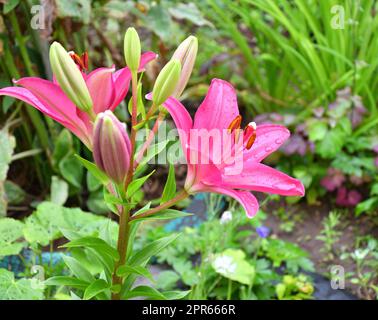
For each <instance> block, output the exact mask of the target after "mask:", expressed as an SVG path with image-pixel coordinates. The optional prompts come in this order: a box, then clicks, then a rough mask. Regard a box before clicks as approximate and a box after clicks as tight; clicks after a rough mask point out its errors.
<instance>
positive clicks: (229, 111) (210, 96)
mask: <svg viewBox="0 0 378 320" xmlns="http://www.w3.org/2000/svg"><path fill="white" fill-rule="evenodd" d="M238 115H239V109H238V104H237V100H236V92H235V89H234V88H233V87H232V85H231V84H229V83H228V82H227V81H224V80H220V79H213V80H212V81H211V84H210V88H209V91H208V92H207V95H206V97H205V99H204V100H203V102H202V103H201V105H200V106H199V108H198V110H197V112H196V115H195V118H194V126H193V127H194V128H195V129H202V128H203V129H208V130H212V129H221V130H222V129H227V128H228V126H229V125H230V123H231V121H232V120H234V119H235V118H236V116H238Z"/></svg>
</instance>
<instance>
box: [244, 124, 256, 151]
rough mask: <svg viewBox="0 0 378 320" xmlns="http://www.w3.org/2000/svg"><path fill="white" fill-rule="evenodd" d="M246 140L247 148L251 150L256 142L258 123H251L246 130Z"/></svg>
mask: <svg viewBox="0 0 378 320" xmlns="http://www.w3.org/2000/svg"><path fill="white" fill-rule="evenodd" d="M244 138H245V140H247V144H246V146H245V148H246V149H247V150H249V149H251V148H252V146H253V144H254V143H255V141H256V123H255V122H250V123H249V124H248V125H247V126H246V127H245V129H244Z"/></svg>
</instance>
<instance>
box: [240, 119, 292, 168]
mask: <svg viewBox="0 0 378 320" xmlns="http://www.w3.org/2000/svg"><path fill="white" fill-rule="evenodd" d="M289 137H290V131H289V130H288V129H287V128H286V127H284V126H281V125H275V124H262V125H259V126H257V128H256V140H255V142H254V144H253V145H252V147H251V149H249V150H245V151H244V158H245V161H250V162H260V161H261V160H263V159H264V158H266V157H267V156H268V155H270V154H271V153H273V152H274V151H276V150H277V149H278V148H279V147H280V146H281V145H282V144H283V143H284V142H285V141H286V140H287V139H288V138H289Z"/></svg>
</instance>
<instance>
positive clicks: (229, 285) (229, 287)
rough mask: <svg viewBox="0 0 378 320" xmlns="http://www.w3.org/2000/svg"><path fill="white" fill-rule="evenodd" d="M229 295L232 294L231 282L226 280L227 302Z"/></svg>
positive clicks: (229, 298)
mask: <svg viewBox="0 0 378 320" xmlns="http://www.w3.org/2000/svg"><path fill="white" fill-rule="evenodd" d="M231 293H232V280H231V279H228V290H227V300H231Z"/></svg>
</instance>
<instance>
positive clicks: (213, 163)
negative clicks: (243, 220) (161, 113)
mask: <svg viewBox="0 0 378 320" xmlns="http://www.w3.org/2000/svg"><path fill="white" fill-rule="evenodd" d="M163 105H164V107H165V108H166V109H167V110H168V111H169V113H170V114H171V116H172V118H173V120H174V122H175V124H176V126H177V128H178V131H179V136H180V141H181V145H182V148H183V149H184V154H185V157H186V161H187V164H188V175H187V179H186V183H185V188H186V190H187V191H188V192H189V193H196V192H215V193H220V194H224V195H227V196H230V197H233V198H235V199H236V200H237V201H239V202H240V203H241V205H242V206H243V207H244V209H245V211H246V213H247V215H248V217H253V216H254V215H255V214H256V212H257V211H258V208H259V204H258V201H257V199H256V198H255V196H254V195H253V194H252V193H251V192H250V191H259V192H267V193H273V194H279V195H285V196H303V195H304V187H303V185H302V183H301V182H300V181H299V180H297V179H294V178H292V177H290V176H288V175H286V174H284V173H282V172H280V171H278V170H276V169H273V168H271V167H269V166H266V165H264V164H262V163H261V161H262V160H263V159H264V158H265V157H267V156H268V155H269V154H271V153H272V152H274V151H275V150H277V149H278V148H279V147H280V146H281V145H282V143H283V142H284V141H285V140H286V139H287V138H288V137H289V136H290V132H289V130H288V129H287V128H285V127H284V126H280V125H273V124H264V125H260V126H257V127H256V125H255V124H254V123H251V124H250V125H248V126H247V128H246V129H245V130H244V132H242V133H241V134H242V135H243V136H242V137H241V136H240V132H239V133H238V132H237V131H238V130H233V129H235V128H238V127H240V123H241V116H240V115H239V109H238V105H237V100H236V93H235V90H234V88H233V87H232V86H231V85H230V84H229V83H228V82H226V81H223V80H219V79H214V80H213V81H212V83H211V85H210V88H209V91H208V93H207V95H206V98H205V100H204V101H203V102H202V104H201V105H200V107H199V108H198V110H197V112H196V114H195V118H194V121H193V120H192V119H191V117H190V115H189V113H188V111H187V110H186V109H185V107H184V106H183V105H182V104H181V103H180V102H179V101H178V100H176V99H174V98H172V97H170V98H168V100H167V101H166V102H165V103H164V104H163ZM214 131H215V132H217V131H218V132H222V135H221V136H222V137H224V135H223V133H226V134H227V135H228V137H230V138H231V139H232V140H231V141H233V142H232V143H230V142H229V141H230V139H224V138H223V139H221V140H220V141H221V145H222V146H223V147H224V146H226V145H227V144H228V145H229V146H230V147H231V149H232V152H233V153H235V152H236V153H238V154H239V155H240V157H239V162H240V163H239V164H240V165H239V166H235V161H234V163H231V162H230V161H228V160H229V159H228V158H229V157H227V156H225V155H224V154H223V153H219V152H216V150H215V142H214V141H213V142H211V141H208V142H206V139H202V145H201V147H198V145H199V144H198V143H197V142H196V139H193V136H194V135H197V136H198V135H199V136H201V132H202V135H203V134H204V133H206V132H214ZM198 132H200V134H198ZM210 140H211V139H210ZM194 142H196V143H194ZM204 147H205V148H204ZM204 150H206V151H204ZM236 153H235V154H236ZM204 158H205V159H206V160H208V161H207V163H206V161H198V160H199V159H202V160H203V159H204ZM236 160H237V159H236ZM236 162H237V161H236Z"/></svg>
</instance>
